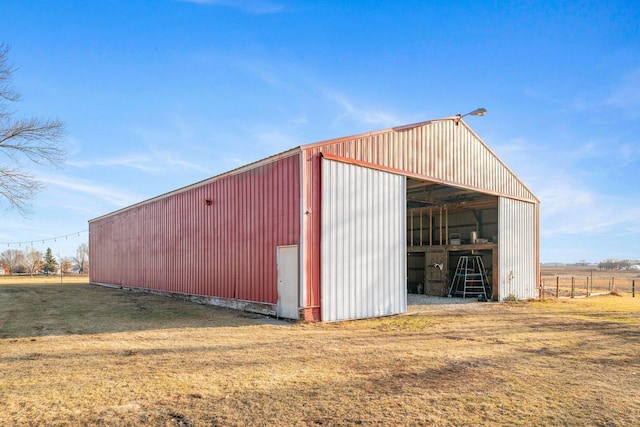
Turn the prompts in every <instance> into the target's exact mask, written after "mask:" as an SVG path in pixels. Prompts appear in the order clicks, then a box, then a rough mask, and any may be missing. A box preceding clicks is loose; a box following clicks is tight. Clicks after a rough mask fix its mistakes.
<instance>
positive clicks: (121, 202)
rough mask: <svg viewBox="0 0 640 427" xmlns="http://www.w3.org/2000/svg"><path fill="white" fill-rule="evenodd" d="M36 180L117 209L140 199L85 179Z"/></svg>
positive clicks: (42, 178) (50, 178)
mask: <svg viewBox="0 0 640 427" xmlns="http://www.w3.org/2000/svg"><path fill="white" fill-rule="evenodd" d="M38 179H40V180H41V181H42V182H44V183H45V184H47V185H49V186H55V187H58V188H61V189H62V190H65V191H69V192H73V193H80V194H83V195H84V196H87V197H91V198H93V199H98V200H101V201H104V202H107V203H110V204H112V205H114V206H117V207H124V206H128V205H131V204H133V203H135V202H138V201H140V200H141V199H142V197H141V196H139V195H137V194H134V193H132V192H130V191H128V190H126V189H123V188H120V187H118V188H116V187H112V186H108V185H103V184H96V183H94V182H91V181H88V180H85V179H78V178H69V177H67V176H62V175H58V176H52V175H42V176H39V177H38Z"/></svg>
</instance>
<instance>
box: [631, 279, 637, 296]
mask: <svg viewBox="0 0 640 427" xmlns="http://www.w3.org/2000/svg"><path fill="white" fill-rule="evenodd" d="M635 297H636V281H635V280H632V281H631V298H635Z"/></svg>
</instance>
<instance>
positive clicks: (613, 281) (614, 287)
mask: <svg viewBox="0 0 640 427" xmlns="http://www.w3.org/2000/svg"><path fill="white" fill-rule="evenodd" d="M615 291H616V277H615V276H613V277H612V278H611V292H615Z"/></svg>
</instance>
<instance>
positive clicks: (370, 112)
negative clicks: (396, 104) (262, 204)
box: [322, 89, 400, 127]
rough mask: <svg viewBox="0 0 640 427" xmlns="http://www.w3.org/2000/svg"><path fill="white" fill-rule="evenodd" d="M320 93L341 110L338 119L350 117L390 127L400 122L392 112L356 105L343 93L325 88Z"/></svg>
mask: <svg viewBox="0 0 640 427" xmlns="http://www.w3.org/2000/svg"><path fill="white" fill-rule="evenodd" d="M322 94H323V95H324V96H325V97H326V98H327V99H328V100H330V101H332V102H333V103H334V104H336V105H337V106H339V107H340V108H341V110H342V112H341V113H340V116H339V118H338V119H339V120H344V119H352V120H356V121H359V122H361V123H364V124H367V125H371V126H375V127H391V126H394V125H397V124H398V123H400V120H399V119H398V118H397V117H396V116H395V115H393V114H391V113H389V112H387V111H383V110H375V109H370V108H363V107H361V106H358V105H356V104H355V103H354V102H353V101H352V100H350V99H349V98H348V97H347V96H346V95H345V94H343V93H341V92H338V91H336V90H330V89H325V90H322Z"/></svg>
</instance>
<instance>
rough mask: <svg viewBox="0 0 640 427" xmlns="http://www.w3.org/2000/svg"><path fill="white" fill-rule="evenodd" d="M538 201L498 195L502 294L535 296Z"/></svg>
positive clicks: (500, 284) (524, 296) (499, 271)
mask: <svg viewBox="0 0 640 427" xmlns="http://www.w3.org/2000/svg"><path fill="white" fill-rule="evenodd" d="M537 212H538V210H537V204H535V203H528V202H523V201H519V200H513V199H508V198H506V197H499V198H498V241H499V245H500V248H499V252H498V258H499V261H498V274H499V278H498V284H499V285H498V286H499V298H500V299H501V300H502V299H505V298H507V297H508V296H509V295H513V296H515V297H517V298H521V299H523V298H535V297H536V296H537V295H536V287H537V271H538V267H537V264H538V259H539V257H538V254H539V245H538V239H537V228H536V227H537V223H538V219H537Z"/></svg>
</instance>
